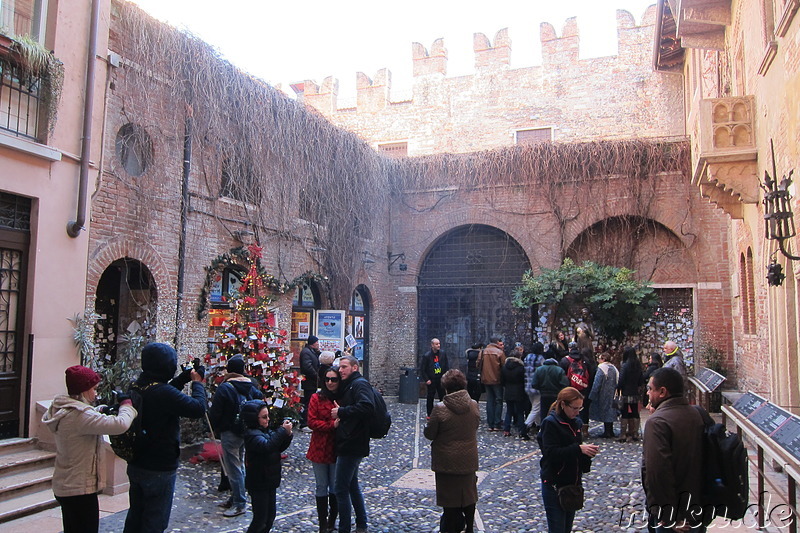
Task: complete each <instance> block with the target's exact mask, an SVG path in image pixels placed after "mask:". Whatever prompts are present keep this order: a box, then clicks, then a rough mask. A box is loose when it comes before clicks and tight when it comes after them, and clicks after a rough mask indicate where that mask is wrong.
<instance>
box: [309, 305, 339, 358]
mask: <svg viewBox="0 0 800 533" xmlns="http://www.w3.org/2000/svg"><path fill="white" fill-rule="evenodd" d="M344 316H345V312H344V311H335V310H330V309H329V310H322V311H318V312H317V333H316V335H317V337H319V349H320V350H322V351H325V350H328V351H331V352H336V351H337V350H343V349H344Z"/></svg>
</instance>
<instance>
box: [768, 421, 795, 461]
mask: <svg viewBox="0 0 800 533" xmlns="http://www.w3.org/2000/svg"><path fill="white" fill-rule="evenodd" d="M772 438H773V439H775V442H777V443H778V444H780V445H781V447H782V448H783V449H785V450H786V451H787V452H789V453H790V454H792V456H793V457H794V458H796V459H800V419H798V418H797V417H796V416H792V417H791V418H789V419H788V420H786V422H784V423H783V424H782V425H781V427H779V428H778V429H776V430H775V432H774V433H773V434H772Z"/></svg>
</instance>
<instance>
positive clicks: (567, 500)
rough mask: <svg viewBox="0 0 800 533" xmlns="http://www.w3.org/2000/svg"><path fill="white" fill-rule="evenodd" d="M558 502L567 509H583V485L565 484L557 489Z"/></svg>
mask: <svg viewBox="0 0 800 533" xmlns="http://www.w3.org/2000/svg"><path fill="white" fill-rule="evenodd" d="M556 492H557V493H558V504H559V505H560V506H561V508H562V509H564V510H565V511H577V510H579V509H583V485H580V484H578V485H564V486H563V487H558V488H557V489H556Z"/></svg>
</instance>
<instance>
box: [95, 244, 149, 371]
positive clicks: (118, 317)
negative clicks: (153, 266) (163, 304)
mask: <svg viewBox="0 0 800 533" xmlns="http://www.w3.org/2000/svg"><path fill="white" fill-rule="evenodd" d="M94 309H95V313H97V315H98V316H99V318H98V319H97V330H96V336H95V341H96V343H97V346H98V350H99V352H100V353H99V354H98V355H100V356H101V357H104V358H105V360H106V362H108V363H113V362H114V361H116V360H117V354H118V348H119V346H120V345H121V344H123V343H124V342H125V341H126V339H130V338H132V337H143V338H146V339H147V338H150V337H151V336H153V334H154V333H155V324H156V315H157V309H158V290H157V287H156V282H155V279H154V278H153V275H152V274H151V273H150V269H149V268H148V267H147V265H145V264H144V263H142V262H141V261H138V260H136V259H131V258H130V257H123V258H122V259H117V260H116V261H114V262H112V263H111V264H110V265H109V266H108V267H106V269H105V270H104V271H103V274H102V275H101V276H100V280H99V282H98V283H97V292H96V295H95V307H94ZM138 344H141V343H137V345H138Z"/></svg>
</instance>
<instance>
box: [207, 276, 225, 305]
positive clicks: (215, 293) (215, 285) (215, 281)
mask: <svg viewBox="0 0 800 533" xmlns="http://www.w3.org/2000/svg"><path fill="white" fill-rule="evenodd" d="M208 301H209V302H211V303H219V302H221V301H222V274H221V273H219V272H214V277H213V278H212V279H211V288H210V289H209V291H208Z"/></svg>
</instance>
